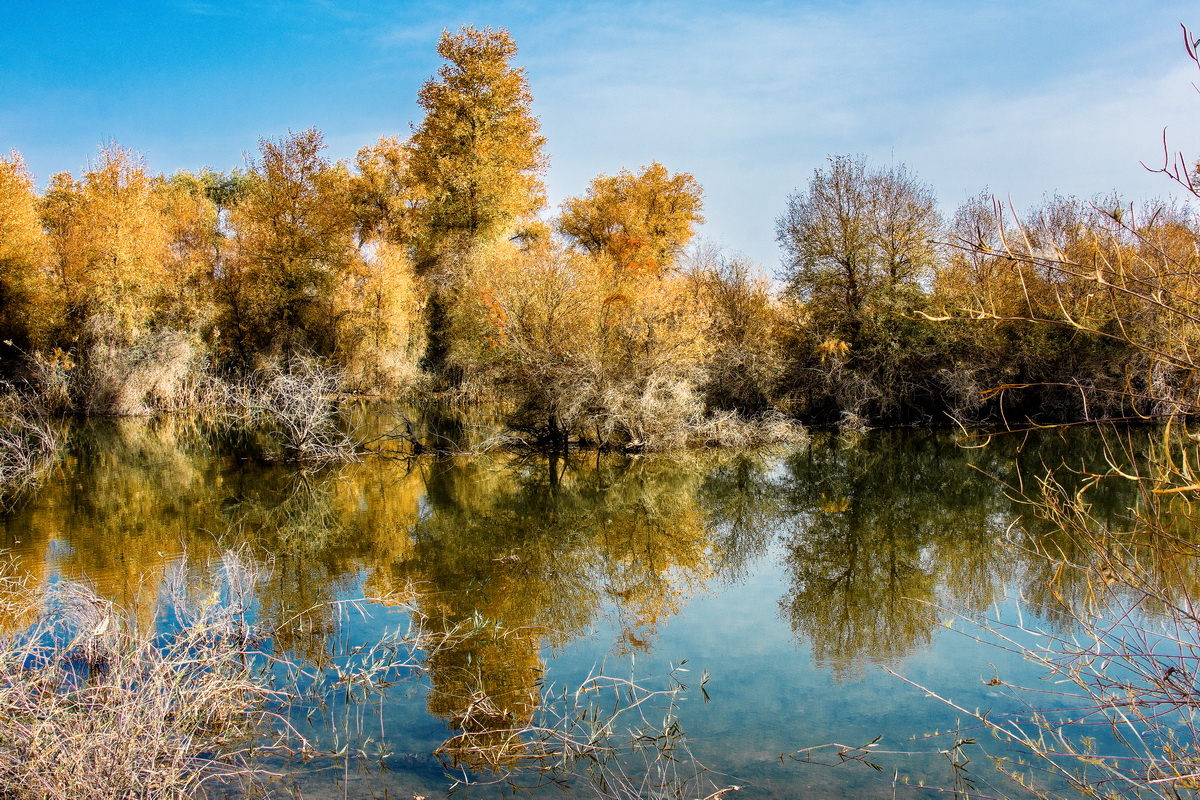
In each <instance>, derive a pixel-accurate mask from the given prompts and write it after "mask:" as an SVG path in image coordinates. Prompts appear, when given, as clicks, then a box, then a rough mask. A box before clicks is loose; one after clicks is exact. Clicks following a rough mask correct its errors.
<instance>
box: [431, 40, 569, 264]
mask: <svg viewBox="0 0 1200 800" xmlns="http://www.w3.org/2000/svg"><path fill="white" fill-rule="evenodd" d="M437 52H438V55H440V56H441V57H442V58H444V59H445V60H446V63H445V64H444V65H443V66H442V67H441V68H440V69H439V70H438V74H437V77H436V78H430V79H429V80H428V81H427V82H426V83H425V85H424V86H423V87H421V91H420V93H419V94H418V95H417V103H418V104H419V105H420V106H421V108H423V109H425V119H424V120H423V121H422V122H421V125H420V127H418V128H417V129H416V131H415V132H414V133H413V136H412V139H411V141H410V142H409V149H410V159H409V170H410V174H411V175H412V182H413V184H414V185H415V186H416V187H417V188H418V189H420V190H421V191H422V192H423V194H424V199H423V203H422V212H423V227H422V231H421V235H420V237H419V242H418V247H417V258H416V262H417V266H418V268H419V269H420V270H421V271H422V272H426V271H429V270H431V269H432V268H434V267H435V266H437V264H438V262H439V261H440V260H441V259H443V258H444V257H445V256H446V255H447V254H448V253H454V252H464V251H465V250H467V249H468V248H470V247H471V246H472V245H475V244H477V243H479V242H484V241H489V240H492V239H494V238H497V237H504V236H507V235H509V234H510V233H512V232H513V230H514V228H515V227H516V226H517V225H519V224H520V223H521V222H525V221H528V220H530V219H531V218H532V217H533V216H534V215H535V214H536V213H537V212H538V211H539V210H540V209H541V208H542V206H543V205H544V203H545V197H544V189H543V187H542V173H543V172H544V171H545V168H546V157H545V155H544V154H543V153H542V147H543V145H544V143H545V139H544V138H543V137H542V136H541V134H540V133H539V125H538V120H537V117H536V116H534V114H533V112H532V110H531V108H530V106H531V104H532V96H531V95H530V93H529V83H528V81H527V80H526V77H525V71H524V70H522V69H519V68H516V67H513V66H512V65H511V64H510V63H509V62H510V61H511V59H512V57H513V56H514V55H516V52H517V46H516V43H515V42H513V39H512V36H511V35H509V33H508V31H506V30H504V29H499V30H493V29H491V28H484V29H483V30H479V29H478V28H474V27H470V26H468V27H465V28H463V29H462V30H461V31H460V32H458V33H456V34H452V33H450V32H449V31H444V32H443V33H442V38H441V40H440V41H439V42H438V46H437Z"/></svg>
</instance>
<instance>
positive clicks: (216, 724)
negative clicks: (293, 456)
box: [0, 559, 279, 800]
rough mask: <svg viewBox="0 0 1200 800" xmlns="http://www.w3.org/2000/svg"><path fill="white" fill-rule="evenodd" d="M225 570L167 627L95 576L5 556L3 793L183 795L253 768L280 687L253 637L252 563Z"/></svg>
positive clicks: (1, 589) (1, 578) (8, 798)
mask: <svg viewBox="0 0 1200 800" xmlns="http://www.w3.org/2000/svg"><path fill="white" fill-rule="evenodd" d="M225 572H226V575H225V582H224V586H223V587H219V588H217V589H214V591H213V594H212V595H211V596H210V597H208V598H206V599H205V600H204V601H203V602H201V603H199V604H198V605H196V606H195V607H194V608H192V609H191V610H183V609H187V605H186V604H184V605H182V606H181V605H179V604H177V603H176V604H175V605H174V608H176V612H175V615H176V621H177V622H178V627H177V628H176V629H175V630H174V631H173V632H170V633H165V634H164V633H156V632H155V631H153V630H141V629H139V625H138V623H137V618H136V616H135V615H134V614H133V613H131V612H129V611H126V610H124V609H121V608H119V607H117V606H114V605H113V604H112V603H109V602H108V601H106V600H103V599H102V598H100V597H99V596H98V595H97V594H96V593H95V591H94V590H93V589H91V588H90V587H89V586H86V585H84V584H81V583H77V582H59V583H53V584H50V585H47V586H45V587H35V586H33V585H32V584H30V583H29V582H28V581H27V580H25V579H23V578H20V577H18V576H17V572H16V570H15V569H14V566H13V562H12V561H11V560H6V561H3V562H0V625H3V629H4V630H7V631H9V632H8V633H5V634H3V635H0V798H4V800H17V798H72V800H78V799H79V798H111V797H144V798H190V797H194V796H197V795H203V794H204V793H205V790H206V789H207V788H210V787H212V788H215V787H216V786H218V785H221V786H228V785H229V784H230V783H235V784H241V785H243V786H244V784H245V782H247V781H252V780H253V779H254V772H253V770H252V769H251V768H250V766H249V765H250V761H249V755H250V753H251V748H252V746H253V745H254V743H255V741H256V739H257V738H258V737H259V736H261V735H262V734H264V733H268V732H270V731H271V730H272V726H273V724H274V722H275V716H274V714H273V713H272V712H271V708H272V706H273V705H274V704H275V703H276V701H277V700H279V698H278V697H277V696H276V695H277V693H276V692H274V691H273V690H271V689H270V688H268V686H267V682H266V681H265V680H264V679H263V678H264V673H263V670H262V668H261V662H256V660H255V658H254V656H253V653H252V650H251V649H250V645H251V643H252V636H251V631H250V628H249V626H248V625H247V623H246V621H245V613H246V609H245V607H244V606H243V605H242V599H241V598H243V597H245V596H248V595H247V594H246V593H245V591H244V590H245V589H246V587H248V586H249V585H250V584H251V583H252V580H248V579H252V577H253V575H252V571H250V570H248V569H247V568H245V567H243V566H241V565H240V562H237V560H236V559H233V560H230V559H227V560H226V564H225ZM222 595H224V599H221V598H222Z"/></svg>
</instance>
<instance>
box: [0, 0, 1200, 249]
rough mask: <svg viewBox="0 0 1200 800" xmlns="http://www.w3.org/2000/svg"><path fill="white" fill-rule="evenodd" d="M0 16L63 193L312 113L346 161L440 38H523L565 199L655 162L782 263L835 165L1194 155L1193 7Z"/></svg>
mask: <svg viewBox="0 0 1200 800" xmlns="http://www.w3.org/2000/svg"><path fill="white" fill-rule="evenodd" d="M4 5H5V8H4V15H3V18H4V25H3V26H2V27H0V151H7V150H10V149H15V150H18V151H20V152H21V153H22V154H23V155H24V156H25V158H26V160H27V162H28V163H29V165H30V168H31V169H32V170H33V171H34V173H35V174H36V175H37V178H38V180H39V183H40V184H42V185H44V184H45V181H46V179H48V178H49V176H50V175H51V174H52V173H54V172H58V171H63V170H67V171H71V172H75V173H78V171H79V170H80V169H81V168H82V167H83V166H84V165H85V164H86V162H87V159H88V158H89V156H90V155H91V154H93V153H94V152H95V151H96V149H97V147H98V146H99V145H100V143H101V142H103V141H106V140H110V139H115V140H116V141H118V142H119V143H120V144H122V145H124V146H126V147H130V148H133V149H135V150H138V151H140V152H141V153H143V154H144V155H145V157H146V159H147V161H148V164H149V166H150V168H151V169H153V170H155V171H160V172H171V171H174V170H176V169H180V168H186V169H199V168H201V167H204V166H210V167H213V168H216V169H222V170H227V169H230V168H233V167H237V166H241V165H242V164H243V154H244V153H246V152H252V151H254V150H255V149H256V148H257V146H258V140H259V139H260V138H261V137H278V136H281V135H286V133H287V132H288V130H301V129H304V128H308V127H312V126H316V127H317V128H319V129H321V130H322V131H323V132H324V133H325V136H326V141H327V143H328V144H329V155H330V156H332V157H334V158H342V157H351V156H353V154H354V152H355V151H356V150H357V149H358V148H359V147H360V146H362V145H364V144H367V143H370V142H373V141H375V140H376V139H378V138H379V137H380V136H382V135H395V134H405V133H407V131H408V130H409V125H410V123H416V122H419V120H420V114H419V109H418V108H417V106H416V104H415V97H416V93H417V90H418V88H419V87H420V85H421V83H422V82H423V81H424V80H425V79H426V78H428V77H429V76H430V75H431V74H432V73H433V72H434V71H435V70H436V69H437V66H438V63H439V62H438V58H437V55H436V53H435V51H434V47H435V44H436V41H437V38H438V35H439V34H440V32H441V31H442V30H443V29H446V28H449V29H457V28H458V27H460V26H461V25H463V24H467V23H471V24H475V25H477V26H481V27H482V26H488V25H491V26H494V27H506V28H508V29H509V30H510V31H511V32H512V34H513V36H514V37H515V38H516V41H517V44H518V46H519V48H520V52H519V54H518V56H517V62H518V63H519V64H520V65H521V66H524V67H525V69H526V70H527V73H528V77H529V82H530V86H531V88H532V91H533V95H534V102H535V111H536V113H537V114H538V115H539V116H540V118H541V121H542V129H543V133H544V134H545V135H546V137H547V139H548V152H549V155H550V172H549V175H548V189H549V194H550V199H551V202H552V203H553V204H555V205H556V204H557V203H558V202H560V201H561V200H562V199H563V198H564V197H566V196H569V195H573V194H578V193H580V192H582V191H583V190H584V189H585V187H586V185H587V182H588V181H589V180H590V179H591V178H592V177H593V176H595V175H596V174H598V173H600V172H607V173H612V172H614V171H616V170H618V169H620V168H622V167H629V168H631V169H636V168H637V167H638V166H640V165H643V164H646V163H649V162H650V161H654V160H657V161H660V162H662V163H663V164H664V165H666V166H667V167H668V168H670V169H672V170H684V171H687V172H691V173H692V174H694V175H695V176H696V178H697V179H698V180H699V181H700V183H701V184H702V185H703V186H704V189H705V215H706V217H707V218H708V223H707V224H706V226H705V227H704V230H703V231H702V235H703V236H705V237H706V238H709V239H711V240H712V241H714V242H716V243H717V244H720V245H722V246H725V247H727V248H728V249H730V250H733V251H741V252H743V253H745V254H746V255H748V256H749V257H751V258H752V259H754V260H755V261H757V262H758V263H760V264H761V265H762V266H763V268H764V269H765V270H766V271H768V272H770V271H773V270H774V269H775V268H776V266H777V264H778V259H779V256H778V250H777V248H776V246H775V242H774V220H775V218H776V217H777V216H778V215H779V214H780V213H781V212H782V211H783V209H784V205H785V203H786V198H787V195H788V194H789V193H790V192H793V191H795V190H796V189H797V188H802V187H803V186H804V185H805V184H806V183H807V181H808V178H809V177H810V176H811V174H812V171H813V169H815V168H817V167H820V166H821V165H822V164H823V163H824V159H825V157H826V156H827V155H829V154H834V153H861V154H864V155H866V156H867V157H868V158H869V159H870V160H871V161H872V162H874V163H888V162H893V161H895V162H904V163H905V164H907V165H908V166H909V168H910V169H911V170H913V171H914V172H916V173H917V175H918V176H920V177H921V178H922V179H923V180H924V181H926V182H927V183H929V184H930V185H932V186H933V187H934V189H935V190H936V191H937V194H938V197H939V200H940V202H941V204H942V206H943V207H944V208H945V209H946V210H947V211H952V210H953V209H954V207H956V206H957V205H958V204H959V203H960V202H962V201H963V200H964V199H966V198H967V197H969V196H971V195H973V194H976V193H978V192H979V191H981V190H983V189H985V188H986V189H988V190H990V191H992V192H994V193H996V194H997V195H999V196H1001V197H1002V198H1009V197H1011V199H1012V201H1013V202H1014V203H1015V204H1016V205H1017V206H1018V207H1019V208H1021V207H1027V206H1029V205H1031V204H1034V203H1036V202H1038V201H1039V200H1040V199H1041V197H1042V195H1043V194H1044V193H1047V192H1055V191H1057V192H1061V193H1063V194H1075V195H1079V196H1083V197H1090V196H1093V195H1095V194H1098V193H1107V192H1111V191H1113V190H1118V191H1120V192H1121V193H1122V194H1123V195H1124V196H1125V197H1126V198H1127V199H1129V200H1137V199H1139V198H1145V197H1150V196H1159V195H1170V194H1172V193H1173V191H1172V187H1171V185H1170V184H1169V183H1168V182H1167V181H1166V180H1165V179H1163V178H1162V177H1159V176H1154V175H1151V174H1149V173H1147V172H1146V170H1144V169H1143V168H1142V166H1141V165H1140V163H1139V162H1141V161H1146V162H1147V163H1157V162H1159V161H1160V160H1161V156H1162V152H1161V140H1162V134H1163V129H1164V128H1166V129H1167V135H1168V137H1169V140H1170V143H1171V145H1172V147H1174V148H1175V149H1180V150H1183V151H1184V152H1187V153H1190V154H1194V155H1200V94H1198V93H1197V91H1196V89H1195V87H1194V86H1193V85H1192V83H1193V82H1197V83H1200V71H1197V70H1196V68H1195V66H1194V65H1193V64H1192V63H1191V62H1190V61H1188V60H1187V58H1186V56H1185V54H1184V51H1183V46H1182V35H1181V33H1180V28H1179V24H1180V23H1181V22H1183V23H1188V24H1192V25H1194V26H1195V27H1197V28H1198V29H1200V6H1197V5H1196V3H1195V0H1189V2H1176V0H1141V1H1140V2H1126V1H1125V0H1109V1H1108V2H1097V1H1096V0H1090V1H1089V2H1055V0H1042V2H1033V1H1031V0H1011V1H1006V2H999V1H998V0H957V2H950V1H949V0H927V1H925V2H918V1H917V0H908V1H900V2H856V1H855V0H843V1H842V2H742V3H739V4H736V5H734V4H732V3H723V2H708V1H707V0H698V1H697V2H682V1H680V0H675V1H668V0H662V1H661V2H653V1H651V2H612V3H605V2H600V0H596V2H572V1H570V0H557V2H541V1H540V0H539V1H535V0H525V1H524V2H522V1H520V0H511V1H510V2H493V3H483V2H474V3H472V2H467V3H463V2H458V3H447V2H424V3H415V2H400V1H398V0H392V2H386V1H385V0H358V1H357V2H332V0H328V1H324V2H323V1H322V0H292V1H291V2H284V1H283V0H275V1H271V0H260V1H259V2H232V1H227V2H200V1H199V0H162V2H154V3H148V2H147V3H141V2H117V3H73V2H53V3H51V2H46V3H32V2H29V3H25V2H14V0H8V2H6V3H5V4H4Z"/></svg>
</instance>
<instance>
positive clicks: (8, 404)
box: [0, 392, 60, 493]
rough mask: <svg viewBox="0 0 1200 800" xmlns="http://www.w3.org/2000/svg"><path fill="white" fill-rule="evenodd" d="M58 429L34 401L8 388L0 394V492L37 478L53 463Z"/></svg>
mask: <svg viewBox="0 0 1200 800" xmlns="http://www.w3.org/2000/svg"><path fill="white" fill-rule="evenodd" d="M59 439H60V436H59V433H58V430H57V429H56V428H55V426H54V425H53V423H52V422H51V421H50V419H49V418H48V417H47V416H46V415H45V414H43V413H41V411H40V410H39V409H38V408H37V407H36V406H35V405H34V404H31V403H28V402H26V401H25V400H23V399H22V398H21V397H19V396H18V395H16V394H14V393H12V392H9V393H7V394H5V395H4V397H3V398H0V493H3V492H12V491H19V490H21V489H24V488H27V487H29V486H31V485H33V484H35V483H37V481H38V480H39V478H40V477H41V476H42V475H43V474H44V473H45V471H46V469H47V468H49V466H50V465H51V464H52V463H54V459H55V456H56V455H57V453H58V447H59Z"/></svg>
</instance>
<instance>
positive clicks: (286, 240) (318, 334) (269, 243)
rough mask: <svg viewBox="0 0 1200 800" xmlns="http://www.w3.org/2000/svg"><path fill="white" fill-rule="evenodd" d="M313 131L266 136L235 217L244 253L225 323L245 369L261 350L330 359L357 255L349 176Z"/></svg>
mask: <svg viewBox="0 0 1200 800" xmlns="http://www.w3.org/2000/svg"><path fill="white" fill-rule="evenodd" d="M324 147H325V144H324V139H323V136H322V135H321V132H320V131H318V130H316V129H315V128H312V129H309V130H306V131H301V132H299V133H292V134H290V135H289V136H287V137H286V138H284V139H281V140H271V139H263V140H262V141H261V142H260V148H259V153H260V155H259V158H257V159H253V160H251V161H250V162H249V164H248V169H247V173H246V176H245V186H244V189H243V194H242V196H241V197H240V199H239V200H238V201H237V202H236V204H235V205H234V206H233V208H232V209H231V210H230V212H229V218H230V223H231V225H232V227H233V229H234V231H235V237H236V241H237V247H238V252H237V255H236V256H235V257H234V258H233V259H231V261H230V263H229V264H228V265H227V267H226V270H225V273H224V274H223V275H222V278H221V284H222V285H221V290H220V299H221V304H222V306H223V308H222V316H223V324H222V327H223V328H225V329H226V330H228V331H229V333H230V338H231V339H232V346H233V347H234V348H235V350H236V355H237V356H238V357H240V358H241V360H242V361H243V363H249V361H250V360H251V358H252V356H254V355H255V354H257V353H262V352H269V351H273V350H278V351H283V352H287V351H292V350H296V349H310V350H315V351H317V352H320V353H326V354H328V353H331V352H333V351H334V349H335V347H336V335H337V322H338V320H337V318H336V315H335V313H334V309H333V308H332V305H331V301H332V298H333V296H334V293H335V289H336V288H337V286H338V285H339V283H340V282H341V281H342V280H343V279H344V278H345V277H346V276H347V274H348V273H349V271H350V270H351V267H352V265H353V263H354V259H355V258H356V254H357V248H356V241H355V235H354V219H353V216H352V214H351V211H350V209H351V205H350V174H349V171H348V169H347V168H346V166H345V165H343V164H331V163H330V162H329V161H327V160H326V159H325V158H324V157H323V156H322V155H321V151H322V150H323V149H324Z"/></svg>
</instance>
